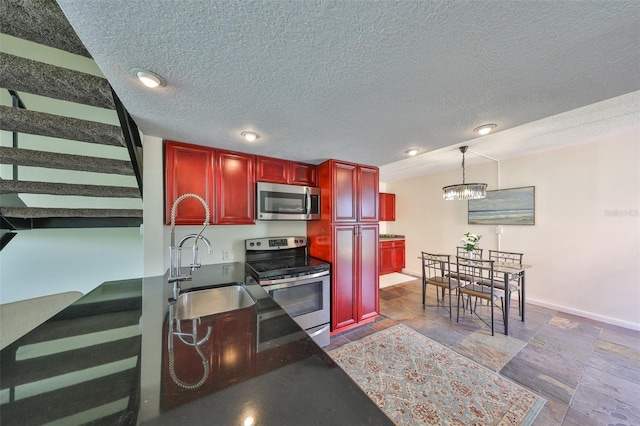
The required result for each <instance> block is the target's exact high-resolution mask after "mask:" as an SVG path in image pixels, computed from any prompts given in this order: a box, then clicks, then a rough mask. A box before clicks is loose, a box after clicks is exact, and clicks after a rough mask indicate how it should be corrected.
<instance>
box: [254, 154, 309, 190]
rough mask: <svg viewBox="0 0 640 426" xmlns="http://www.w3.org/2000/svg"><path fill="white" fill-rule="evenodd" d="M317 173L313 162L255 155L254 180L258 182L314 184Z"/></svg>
mask: <svg viewBox="0 0 640 426" xmlns="http://www.w3.org/2000/svg"><path fill="white" fill-rule="evenodd" d="M317 174H318V172H317V166H316V165H314V164H307V163H299V162H297V161H287V160H282V159H280V158H272V157H263V156H258V157H256V180H257V181H259V182H271V183H288V184H292V185H306V186H316V185H317V184H318V182H317Z"/></svg>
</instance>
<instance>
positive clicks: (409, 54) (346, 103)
mask: <svg viewBox="0 0 640 426" xmlns="http://www.w3.org/2000/svg"><path fill="white" fill-rule="evenodd" d="M58 3H59V4H60V5H61V7H62V10H63V11H64V12H65V14H66V15H67V17H68V18H69V21H70V22H71V24H72V26H73V27H74V29H75V30H76V32H77V33H78V35H79V37H80V39H81V40H82V41H83V42H84V44H85V45H86V47H87V49H88V50H89V52H90V53H91V55H92V56H93V57H94V59H95V60H96V62H97V63H98V65H99V66H100V68H101V69H102V71H103V73H104V75H105V76H106V77H107V79H108V80H109V81H110V83H111V85H112V86H113V87H114V89H115V91H116V92H117V94H118V96H119V97H120V99H121V100H122V102H123V103H124V105H125V106H126V107H127V109H128V110H129V111H130V113H131V114H132V116H133V117H134V118H135V120H136V122H137V123H138V125H139V127H140V129H141V130H142V132H143V133H145V134H147V135H153V136H158V137H161V138H164V139H173V140H179V141H184V142H189V143H194V144H199V145H209V146H216V147H221V148H226V149H232V150H238V151H244V152H251V153H256V154H262V155H270V156H276V157H285V158H290V159H294V160H300V161H307V162H314V163H317V162H320V161H323V160H324V159H327V158H337V159H342V160H347V161H354V162H360V163H365V164H371V165H378V166H383V165H387V166H385V167H384V168H383V171H386V170H391V171H393V170H395V171H396V172H395V173H396V177H398V176H400V174H398V170H400V169H403V168H410V169H415V171H416V172H424V171H425V168H424V167H421V166H419V163H421V162H422V163H424V164H427V163H429V162H431V163H432V162H433V161H434V160H433V159H434V158H439V157H437V156H433V155H432V156H430V154H429V152H434V153H437V152H442V151H443V148H445V149H444V151H448V152H453V154H452V155H451V157H452V161H453V163H451V164H455V163H458V164H459V158H457V157H456V154H457V155H458V156H459V152H458V151H457V149H456V148H455V146H458V145H460V144H462V143H469V142H470V145H474V143H475V144H481V143H483V141H487V143H488V141H490V140H491V138H498V139H497V142H495V143H494V146H493V148H490V149H489V146H488V145H487V150H488V151H491V152H492V154H493V155H497V156H501V158H506V157H507V156H513V155H519V154H520V155H521V154H522V153H525V152H528V151H527V150H526V149H525V148H530V147H527V146H524V145H526V144H522V143H521V144H520V148H518V145H517V144H516V143H515V142H514V144H513V145H510V143H509V142H508V141H505V138H502V139H500V135H501V134H503V135H504V134H507V133H506V132H508V131H511V133H510V134H511V135H519V134H521V133H522V131H523V130H518V128H519V127H521V126H524V125H527V126H528V127H525V129H528V130H526V132H527V133H526V135H531V134H539V135H544V134H548V133H549V131H550V130H546V129H545V128H544V126H545V125H547V124H549V123H548V122H549V120H543V119H545V118H547V117H551V116H556V115H558V114H561V113H565V112H567V111H571V110H576V109H578V108H581V107H584V106H587V105H591V104H595V103H598V102H601V101H605V100H607V99H611V98H614V97H619V96H621V95H624V94H628V93H631V92H635V91H638V90H640V2H638V1H635V0H631V1H615V0H613V1H602V0H596V1H588V0H587V1H580V2H577V1H551V2H549V1H540V2H538V1H526V2H525V1H511V0H509V1H471V2H447V1H438V2H429V1H399V2H391V1H375V2H370V1H323V0H321V1H255V2H248V1H245V0H226V1H204V0H190V1H177V0H166V1H159V0H156V1H151V0H136V1H130V0H95V1H86V0H58ZM136 67H139V68H146V69H149V70H152V71H154V72H156V73H158V74H160V75H162V76H163V77H164V78H165V79H166V81H167V86H166V87H164V88H161V89H159V90H156V91H150V90H148V89H145V88H143V87H142V86H141V85H139V84H138V83H137V82H136V81H134V79H133V77H131V75H130V73H129V70H130V69H131V68H136ZM620 99H626V100H629V99H631V101H632V104H633V100H634V99H635V100H636V101H637V96H636V97H631V98H620ZM618 103H619V102H618ZM614 104H615V105H616V107H617V108H619V109H620V108H621V109H625V106H624V104H623V105H622V106H620V105H618V104H617V103H615V102H614ZM604 105H609V104H607V103H605V104H604ZM635 107H636V108H637V102H636V103H635ZM595 109H596V110H598V111H600V110H601V109H602V107H598V108H595ZM626 110H629V108H626ZM578 111H582V110H578ZM589 111H591V110H589ZM630 113H631V114H633V111H631V112H630ZM574 115H575V114H574ZM613 115H615V113H614V114H613ZM561 117H565V118H566V117H567V116H566V115H561ZM595 119H596V121H598V118H597V117H596V118H595ZM572 120H573V121H572ZM575 120H576V119H575V118H574V119H570V120H569V121H568V124H567V125H568V126H571V125H572V124H571V123H574V122H575ZM550 121H551V122H552V123H553V126H555V127H553V129H554V130H552V131H553V132H556V133H557V132H559V131H560V130H558V128H563V126H564V124H562V123H560V124H559V123H558V119H552V120H550ZM578 121H580V120H579V119H578ZM532 122H536V123H537V124H534V123H532ZM483 123H495V124H497V125H498V129H497V130H498V132H497V133H495V134H493V135H492V136H488V137H484V138H476V139H474V138H475V135H474V134H473V132H472V129H473V128H474V127H476V126H478V125H480V124H483ZM527 123H531V124H527ZM532 126H533V127H532ZM536 126H537V127H536ZM541 126H542V127H541ZM534 127H535V129H536V130H535V131H533V133H532V130H531V129H532V128H534ZM605 127H606V126H605ZM243 130H253V131H255V132H257V133H259V134H260V138H259V139H258V140H257V141H256V142H253V143H249V142H246V141H244V140H243V139H241V137H240V132H242V131H243ZM518 132H520V133H518ZM472 139H473V140H472ZM507 139H509V138H507ZM521 139H522V138H521ZM564 139H565V138H555V139H554V142H553V143H551V142H549V139H547V142H545V143H541V144H539V145H544V149H550V148H555V147H559V146H561V145H562V144H564V143H576V142H575V140H570V141H566V140H564ZM446 147H448V148H446ZM496 147H501V148H500V149H502V151H499V152H498V151H495V150H497V149H498V148H496ZM409 148H418V149H420V150H421V152H423V153H427V154H423V155H419V156H417V157H414V158H411V159H410V160H404V161H400V160H403V159H405V158H406V155H405V154H404V152H405V151H406V150H407V149H409ZM534 148H535V149H534V150H539V149H542V148H540V146H538V145H536V146H535V147H534ZM477 149H478V150H480V145H478V148H477ZM494 151H495V152H494ZM507 153H508V154H507ZM487 155H489V154H487ZM444 157H446V156H444ZM407 162H409V163H407ZM416 164H418V165H416ZM389 176H390V177H389V179H393V178H392V177H391V175H389ZM402 176H403V177H407V176H408V175H407V174H406V173H405V174H404V175H402Z"/></svg>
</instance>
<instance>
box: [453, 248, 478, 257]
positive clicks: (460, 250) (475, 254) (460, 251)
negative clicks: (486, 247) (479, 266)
mask: <svg viewBox="0 0 640 426" xmlns="http://www.w3.org/2000/svg"><path fill="white" fill-rule="evenodd" d="M456 248H457V249H458V253H457V254H458V256H466V255H467V250H466V249H465V248H464V247H460V246H458V247H456ZM482 250H483V249H481V248H475V249H473V257H475V258H478V259H482Z"/></svg>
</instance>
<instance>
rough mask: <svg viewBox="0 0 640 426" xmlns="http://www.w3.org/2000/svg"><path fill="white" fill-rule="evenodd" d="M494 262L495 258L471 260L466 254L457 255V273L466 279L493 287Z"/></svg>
mask: <svg viewBox="0 0 640 426" xmlns="http://www.w3.org/2000/svg"><path fill="white" fill-rule="evenodd" d="M493 264H494V261H493V260H482V259H472V260H469V259H468V258H467V257H466V256H456V273H457V274H458V276H460V277H465V278H464V280H465V281H470V282H473V283H482V284H484V285H487V286H491V287H493V284H494V282H493V275H494V274H493Z"/></svg>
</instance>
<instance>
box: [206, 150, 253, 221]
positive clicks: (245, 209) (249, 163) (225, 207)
mask: <svg viewBox="0 0 640 426" xmlns="http://www.w3.org/2000/svg"><path fill="white" fill-rule="evenodd" d="M253 163H254V156H253V155H249V154H241V153H239V152H230V151H222V150H217V152H216V164H217V167H216V223H217V224H219V225H250V224H253V223H255V220H254V211H255V208H254V204H255V185H254V181H253V173H254V171H253Z"/></svg>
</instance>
